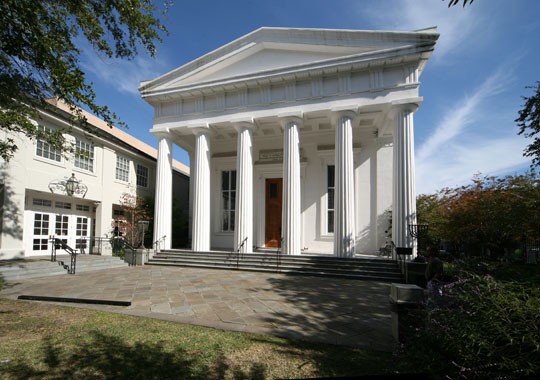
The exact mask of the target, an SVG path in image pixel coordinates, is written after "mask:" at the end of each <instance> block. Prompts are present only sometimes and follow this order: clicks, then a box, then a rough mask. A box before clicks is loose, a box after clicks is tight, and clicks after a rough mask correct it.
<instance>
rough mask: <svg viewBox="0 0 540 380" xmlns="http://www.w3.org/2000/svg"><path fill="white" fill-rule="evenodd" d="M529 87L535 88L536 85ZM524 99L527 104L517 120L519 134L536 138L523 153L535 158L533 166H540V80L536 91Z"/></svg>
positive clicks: (519, 112) (520, 111)
mask: <svg viewBox="0 0 540 380" xmlns="http://www.w3.org/2000/svg"><path fill="white" fill-rule="evenodd" d="M529 88H534V86H530V87H529ZM523 99H524V100H525V104H524V105H523V108H522V109H521V110H519V111H518V114H519V117H518V118H517V119H516V120H515V121H516V123H517V126H518V127H519V132H518V134H519V135H524V136H525V137H527V138H534V140H533V141H532V142H531V143H530V144H529V145H528V146H527V148H525V150H524V151H523V155H524V156H525V157H532V158H533V160H532V164H531V167H533V166H535V165H537V166H540V81H538V82H536V93H535V94H534V95H532V96H531V97H529V98H526V97H523Z"/></svg>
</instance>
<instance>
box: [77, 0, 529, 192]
mask: <svg viewBox="0 0 540 380" xmlns="http://www.w3.org/2000/svg"><path fill="white" fill-rule="evenodd" d="M163 1H164V0H160V1H157V2H156V4H162V3H163ZM448 1H449V0H327V1H325V0H306V1H304V0H286V1H284V0H252V1H248V0H240V1H236V0H229V1H220V0H215V1H210V0H198V1H181V0H175V1H174V4H173V5H172V7H170V9H169V11H168V13H167V14H166V15H165V16H164V17H163V18H162V20H163V23H164V24H165V26H166V27H167V28H168V30H169V35H168V36H164V38H163V43H161V44H159V45H158V47H157V55H156V57H155V59H152V58H150V57H148V56H146V55H144V53H141V54H140V55H139V56H138V57H137V58H135V59H134V60H132V61H122V60H114V59H113V60H109V59H106V58H104V57H103V56H99V55H97V54H95V53H94V52H93V51H92V49H90V48H85V49H83V54H82V57H81V66H82V67H83V69H84V70H85V71H86V72H87V75H88V79H89V80H90V81H92V82H93V84H94V89H95V91H96V93H97V101H98V103H100V104H107V105H108V106H109V107H110V108H111V109H112V111H114V112H115V113H116V114H117V115H118V116H119V118H120V119H121V120H122V121H124V122H126V123H127V124H128V126H129V130H128V133H130V134H132V135H133V136H135V137H137V138H138V139H140V140H142V141H145V142H146V143H148V144H149V145H152V146H154V147H157V140H156V138H155V137H154V136H153V135H151V134H150V133H149V130H150V129H151V128H152V119H153V108H152V107H151V106H150V105H149V104H147V103H146V102H145V101H143V100H142V98H141V96H140V94H139V92H138V87H139V84H140V82H141V81H143V80H148V79H154V78H156V77H158V76H160V75H162V74H164V73H166V72H168V71H170V70H173V69H175V68H177V67H179V66H182V65H184V64H186V63H188V62H190V61H192V60H194V59H197V58H198V57H200V56H202V55H204V54H206V53H208V52H210V51H212V50H215V49H217V48H219V47H221V46H223V45H225V44H227V43H229V42H231V41H233V40H235V39H237V38H239V37H241V36H243V35H245V34H247V33H250V32H251V31H253V30H255V29H258V28H260V27H262V26H268V27H301V28H330V29H360V30H417V29H424V28H427V27H432V26H437V27H438V31H439V33H440V34H441V35H440V37H439V40H438V42H437V45H436V47H435V51H434V53H433V55H432V57H431V59H430V61H429V62H428V64H427V66H426V68H425V70H424V72H423V74H422V76H421V77H420V82H421V85H420V95H421V96H423V98H424V102H423V104H422V106H421V107H420V108H419V109H418V111H417V112H416V113H415V117H414V128H415V149H416V153H415V160H416V177H417V179H416V181H417V184H416V186H417V193H418V194H423V193H424V194H426V193H433V192H435V191H437V190H439V189H442V188H444V187H456V186H461V185H465V184H467V183H469V182H470V180H471V179H472V178H473V176H475V175H478V174H481V175H496V176H498V175H507V174H511V175H513V174H520V173H523V172H524V171H526V170H527V169H528V168H529V165H530V159H528V158H525V157H523V154H522V152H523V150H524V148H525V147H526V146H527V145H528V143H530V140H527V139H526V138H524V137H523V136H522V135H517V132H518V128H517V127H516V123H515V121H514V120H515V119H516V118H517V116H518V110H519V109H520V108H521V107H522V105H523V103H524V100H523V98H522V97H523V96H531V95H532V94H533V90H532V89H531V88H527V86H532V85H534V84H535V83H536V81H538V80H540V59H539V58H540V22H539V21H538V15H539V14H540V1H538V0H475V1H474V2H473V4H472V5H470V6H467V7H465V8H463V7H462V6H461V5H460V6H455V7H452V8H448ZM174 149H175V150H174V157H175V158H176V159H177V160H179V161H181V162H183V163H185V164H187V165H188V164H189V158H188V156H187V154H186V153H185V152H183V151H182V150H181V149H180V148H178V147H175V148H174Z"/></svg>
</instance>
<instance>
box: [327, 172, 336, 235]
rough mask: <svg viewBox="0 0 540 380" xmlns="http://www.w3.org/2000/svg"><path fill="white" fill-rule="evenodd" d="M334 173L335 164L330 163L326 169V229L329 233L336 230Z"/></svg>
mask: <svg viewBox="0 0 540 380" xmlns="http://www.w3.org/2000/svg"><path fill="white" fill-rule="evenodd" d="M334 174H335V166H334V165H328V166H327V169H326V194H327V198H328V200H327V203H326V210H327V211H326V231H327V232H328V233H333V232H334V182H335V180H334Z"/></svg>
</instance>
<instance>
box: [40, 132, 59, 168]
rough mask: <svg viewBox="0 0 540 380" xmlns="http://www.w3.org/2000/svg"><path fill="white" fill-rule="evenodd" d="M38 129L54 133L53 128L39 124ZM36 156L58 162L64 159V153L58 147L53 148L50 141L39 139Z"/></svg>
mask: <svg viewBox="0 0 540 380" xmlns="http://www.w3.org/2000/svg"><path fill="white" fill-rule="evenodd" d="M38 129H39V130H41V131H44V132H47V133H53V132H54V131H53V130H52V129H51V128H47V127H44V126H43V125H38ZM36 156H39V157H43V158H46V159H48V160H53V161H56V162H60V161H62V154H61V153H60V151H59V150H58V149H55V148H53V147H52V146H51V145H50V144H49V143H48V142H46V141H44V140H41V139H38V140H37V144H36Z"/></svg>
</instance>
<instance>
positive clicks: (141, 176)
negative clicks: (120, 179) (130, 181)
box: [137, 164, 148, 187]
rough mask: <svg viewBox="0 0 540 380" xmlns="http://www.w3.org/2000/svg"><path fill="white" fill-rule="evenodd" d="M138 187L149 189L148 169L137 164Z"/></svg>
mask: <svg viewBox="0 0 540 380" xmlns="http://www.w3.org/2000/svg"><path fill="white" fill-rule="evenodd" d="M137 186H141V187H148V168H147V167H146V166H143V165H140V164H137Z"/></svg>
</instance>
